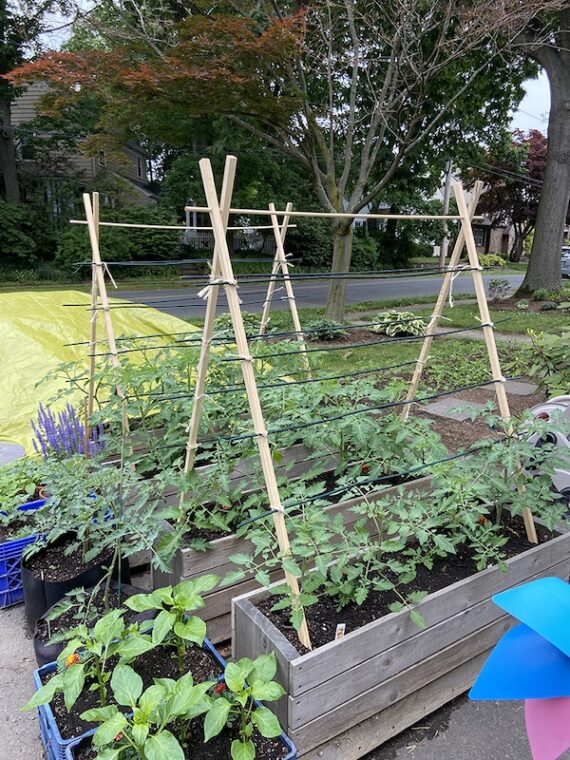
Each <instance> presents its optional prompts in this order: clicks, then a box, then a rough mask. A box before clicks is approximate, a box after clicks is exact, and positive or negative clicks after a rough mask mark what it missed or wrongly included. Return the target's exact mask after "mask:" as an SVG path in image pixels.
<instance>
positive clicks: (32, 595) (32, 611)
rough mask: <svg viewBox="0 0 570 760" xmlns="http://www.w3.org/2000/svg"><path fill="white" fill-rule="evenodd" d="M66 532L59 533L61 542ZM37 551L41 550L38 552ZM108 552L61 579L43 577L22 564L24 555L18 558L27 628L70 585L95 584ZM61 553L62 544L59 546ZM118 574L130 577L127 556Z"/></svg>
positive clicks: (124, 578)
mask: <svg viewBox="0 0 570 760" xmlns="http://www.w3.org/2000/svg"><path fill="white" fill-rule="evenodd" d="M67 538H68V536H63V537H62V538H61V539H60V540H59V541H58V543H61V544H63V543H64V542H65V540H66V539H67ZM38 555H41V551H40V552H39V553H38ZM112 556H113V554H112V552H109V555H108V556H106V557H105V558H104V559H102V560H101V561H100V562H98V563H96V564H94V565H91V566H90V567H88V568H86V569H85V570H84V571H83V572H80V573H78V574H77V575H74V576H72V577H70V578H66V579H65V580H62V581H48V580H45V579H44V578H43V577H41V576H38V575H37V573H33V572H32V571H31V570H30V569H29V568H28V567H27V566H26V559H23V560H22V586H23V588H24V611H25V615H26V622H27V624H28V628H29V630H30V632H33V631H34V628H35V626H36V623H37V621H38V620H39V619H40V618H41V617H42V616H43V615H45V613H46V612H47V611H48V610H49V609H50V607H52V606H53V605H54V604H55V603H56V602H59V600H60V599H62V598H63V597H64V596H65V595H66V594H67V593H68V592H69V591H72V590H73V589H74V588H91V587H93V586H96V585H97V584H98V583H99V581H100V580H101V579H102V578H104V577H105V574H106V570H105V568H106V567H108V566H109V564H110V562H111V560H112ZM62 557H63V548H62ZM118 570H119V568H115V571H114V573H113V578H114V579H117V578H118V575H119V573H118ZM120 577H121V580H122V581H124V582H125V583H128V582H129V581H130V579H131V575H130V570H129V561H128V559H123V560H122V561H121V567H120Z"/></svg>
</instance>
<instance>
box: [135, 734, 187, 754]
mask: <svg viewBox="0 0 570 760" xmlns="http://www.w3.org/2000/svg"><path fill="white" fill-rule="evenodd" d="M144 753H145V756H146V758H147V760H184V752H183V751H182V747H181V746H180V744H179V743H178V740H177V739H176V738H175V737H174V736H173V735H172V734H171V733H170V731H161V732H160V733H159V734H155V735H154V736H149V737H148V739H147V740H146V742H145V744H144Z"/></svg>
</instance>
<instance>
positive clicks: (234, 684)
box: [224, 662, 245, 692]
mask: <svg viewBox="0 0 570 760" xmlns="http://www.w3.org/2000/svg"><path fill="white" fill-rule="evenodd" d="M224 680H225V682H226V685H227V687H228V689H229V690H230V691H235V692H240V691H241V690H242V689H243V687H244V684H245V672H244V670H243V668H240V666H239V665H238V664H237V663H236V662H228V664H227V665H226V669H225V671H224Z"/></svg>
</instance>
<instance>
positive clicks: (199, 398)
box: [180, 156, 237, 504]
mask: <svg viewBox="0 0 570 760" xmlns="http://www.w3.org/2000/svg"><path fill="white" fill-rule="evenodd" d="M236 164H237V159H236V158H235V157H234V156H228V157H227V158H226V164H225V168H224V178H223V181H222V192H221V196H220V204H221V211H220V213H221V218H222V224H223V225H224V240H225V231H226V228H227V223H228V219H229V208H230V203H231V199H232V194H233V190H234V181H235V174H236ZM219 262H220V251H219V243H218V241H217V240H215V243H214V254H213V257H212V269H211V273H210V285H209V286H208V291H207V292H208V297H207V301H206V316H205V319H204V327H203V330H202V343H201V347H200V359H199V361H198V367H197V369H196V384H195V386H194V400H193V403H192V414H191V416H190V421H189V423H188V440H187V443H186V457H185V460H184V474H185V475H188V473H189V472H190V471H191V470H192V468H193V466H194V460H195V458H196V449H197V447H198V429H199V427H200V420H201V418H202V405H203V401H204V388H205V385H206V374H207V371H208V363H209V361H210V351H211V346H212V336H213V333H214V320H215V319H216V307H217V305H218V297H219V291H220V286H219V285H217V284H216V282H217V281H218V280H219V279H220V273H221V269H220V263H219ZM185 495H186V491H185V490H183V491H182V492H181V494H180V504H182V502H183V501H184V497H185Z"/></svg>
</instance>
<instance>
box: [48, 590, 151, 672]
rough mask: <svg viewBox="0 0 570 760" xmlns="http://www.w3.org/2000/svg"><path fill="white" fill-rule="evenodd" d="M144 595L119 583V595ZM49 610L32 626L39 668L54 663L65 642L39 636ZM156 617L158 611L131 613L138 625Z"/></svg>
mask: <svg viewBox="0 0 570 760" xmlns="http://www.w3.org/2000/svg"><path fill="white" fill-rule="evenodd" d="M111 587H112V589H113V590H114V591H116V590H117V589H118V583H116V582H115V581H113V582H112V583H111ZM146 593H148V592H147V590H146V589H144V588H139V587H138V586H131V585H130V584H129V583H121V595H124V596H125V597H129V596H135V595H136V594H146ZM53 606H55V605H53ZM51 609H52V608H51V607H50V609H49V610H47V611H46V612H45V614H44V615H41V616H40V617H39V618H38V620H36V624H35V626H34V654H35V656H36V662H37V663H38V667H39V668H41V667H43V666H44V665H47V664H48V663H50V662H55V661H56V660H57V658H58V657H59V655H60V654H61V653H62V652H63V649H64V647H65V642H61V643H59V644H49V643H48V641H46V640H45V639H44V638H43V637H42V636H41V634H40V630H39V624H40V622H41V620H42V618H44V617H45V616H46V615H48V614H49V613H50V611H51ZM157 615H158V610H146V611H145V612H137V613H133V619H134V620H135V621H136V622H138V623H142V622H144V621H145V620H154V618H155V617H156V616H157Z"/></svg>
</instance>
